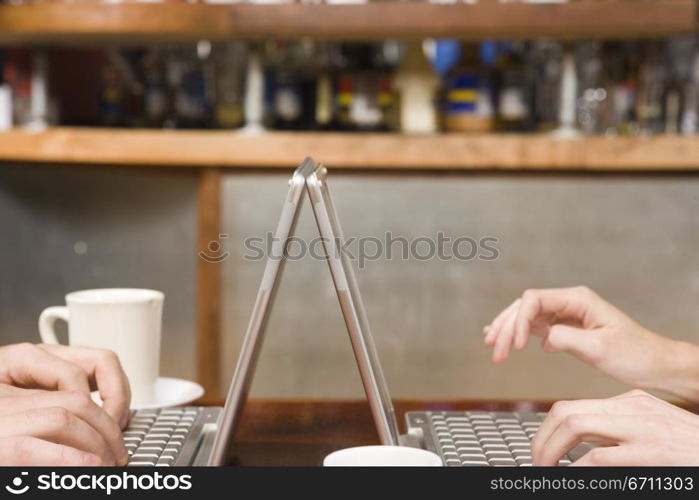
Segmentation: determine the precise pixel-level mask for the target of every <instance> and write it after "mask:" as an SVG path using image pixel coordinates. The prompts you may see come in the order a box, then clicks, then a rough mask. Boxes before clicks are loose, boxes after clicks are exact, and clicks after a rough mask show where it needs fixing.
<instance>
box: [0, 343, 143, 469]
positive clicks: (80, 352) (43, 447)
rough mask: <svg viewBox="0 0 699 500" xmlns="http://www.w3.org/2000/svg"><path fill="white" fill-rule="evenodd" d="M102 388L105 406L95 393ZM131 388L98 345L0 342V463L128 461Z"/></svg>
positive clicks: (110, 356) (114, 361)
mask: <svg viewBox="0 0 699 500" xmlns="http://www.w3.org/2000/svg"><path fill="white" fill-rule="evenodd" d="M91 389H98V390H99V391H100V395H101V396H102V398H103V400H104V402H105V403H104V409H103V408H101V407H100V406H98V405H96V404H95V403H94V402H93V401H92V399H91V398H90V390H91ZM129 401H130V392H129V386H128V381H127V379H126V376H125V375H124V372H123V370H122V369H121V365H120V364H119V360H118V359H117V358H116V356H115V355H114V354H113V353H110V352H108V351H102V350H99V349H89V348H83V347H66V346H44V345H39V346H36V345H32V344H17V345H9V346H4V347H0V465H49V466H50V465H124V464H126V462H127V460H128V455H127V452H126V448H125V447H124V444H123V441H122V434H121V429H120V427H123V426H125V425H126V424H127V423H128V419H129V417H130V412H129V409H128V407H129Z"/></svg>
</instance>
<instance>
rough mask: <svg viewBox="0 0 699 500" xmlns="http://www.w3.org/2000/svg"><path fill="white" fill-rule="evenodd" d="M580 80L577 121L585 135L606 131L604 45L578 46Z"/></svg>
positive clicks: (598, 43) (588, 44)
mask: <svg viewBox="0 0 699 500" xmlns="http://www.w3.org/2000/svg"><path fill="white" fill-rule="evenodd" d="M576 59H577V65H578V68H579V69H578V80H579V82H580V90H579V91H578V98H577V119H578V124H579V126H580V131H581V132H582V133H584V134H598V133H600V132H603V131H604V122H603V116H604V110H605V105H606V101H607V89H605V87H604V81H603V78H602V74H603V70H602V64H603V61H602V43H601V42H598V41H591V42H582V43H579V44H578V45H577V53H576Z"/></svg>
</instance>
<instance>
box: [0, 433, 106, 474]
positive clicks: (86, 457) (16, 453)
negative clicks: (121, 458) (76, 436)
mask: <svg viewBox="0 0 699 500" xmlns="http://www.w3.org/2000/svg"><path fill="white" fill-rule="evenodd" d="M0 465H23V466H79V467H82V466H87V467H92V466H96V465H102V460H100V458H99V457H98V456H97V455H93V454H92V453H87V452H85V451H81V450H77V449H75V448H70V447H68V446H63V445H60V444H56V443H52V442H50V441H44V440H42V439H38V438H35V437H31V436H13V437H6V438H0Z"/></svg>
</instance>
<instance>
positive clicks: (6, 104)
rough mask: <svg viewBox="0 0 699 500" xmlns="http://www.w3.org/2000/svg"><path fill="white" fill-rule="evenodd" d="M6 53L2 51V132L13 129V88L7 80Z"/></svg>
mask: <svg viewBox="0 0 699 500" xmlns="http://www.w3.org/2000/svg"><path fill="white" fill-rule="evenodd" d="M5 58H6V52H5V51H4V50H0V132H4V131H6V130H10V129H11V128H12V88H11V87H10V84H9V83H7V81H6V80H5V68H6V62H5Z"/></svg>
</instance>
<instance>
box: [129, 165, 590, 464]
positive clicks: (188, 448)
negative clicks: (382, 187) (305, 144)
mask: <svg viewBox="0 0 699 500" xmlns="http://www.w3.org/2000/svg"><path fill="white" fill-rule="evenodd" d="M327 177H328V171H327V169H326V168H325V167H324V166H323V165H322V164H320V163H316V162H315V161H314V160H313V159H311V158H306V159H305V160H304V161H303V162H302V163H301V165H300V166H299V167H298V168H297V169H296V171H295V172H294V174H293V175H292V177H291V180H290V181H289V190H288V193H287V196H286V199H285V201H284V205H283V208H282V214H281V217H280V219H279V223H278V225H277V229H276V232H275V238H274V240H273V244H272V245H273V246H272V251H271V253H270V256H269V257H268V259H267V263H266V265H265V269H264V272H263V276H262V281H261V284H260V288H259V290H258V293H257V297H256V299H255V304H254V306H253V311H252V315H251V318H250V322H249V324H248V328H247V331H246V334H245V338H244V341H243V345H242V347H241V351H240V355H239V357H238V362H237V365H236V368H235V372H234V374H233V379H232V381H231V385H230V388H229V391H228V396H227V398H226V403H225V406H224V408H223V409H221V408H199V407H185V408H173V409H165V410H160V411H158V410H144V411H139V412H136V413H135V414H134V417H133V419H132V421H131V423H130V424H129V427H128V428H127V430H126V431H125V433H124V436H125V440H126V443H127V448H129V453H130V455H131V460H130V462H129V465H214V466H215V465H223V464H224V461H225V458H226V454H227V451H228V448H229V445H230V443H231V442H232V439H233V437H234V433H235V430H236V428H237V425H238V423H239V420H240V417H241V414H242V410H243V407H244V405H245V401H246V399H247V396H248V393H249V389H250V385H251V382H252V378H253V375H254V371H255V366H256V364H257V359H258V357H259V354H260V351H261V348H262V343H263V340H264V334H265V329H266V325H267V320H268V318H269V315H270V312H271V310H272V306H273V302H274V298H275V295H276V292H277V289H278V285H279V282H280V280H281V276H282V272H283V269H284V264H285V262H286V259H285V258H284V256H285V255H286V250H287V248H288V244H289V242H290V237H291V236H293V234H294V230H295V227H296V221H297V220H298V215H299V213H300V209H301V205H302V202H303V199H304V196H303V195H304V193H307V194H308V197H309V199H310V202H311V205H312V209H313V215H314V217H315V220H316V224H317V226H318V231H319V233H320V236H321V237H322V242H323V246H324V249H325V254H326V260H327V262H328V266H329V268H330V273H331V275H332V280H333V285H334V287H335V291H336V293H337V298H338V301H339V304H340V309H341V311H342V315H343V318H344V320H345V325H346V327H347V332H348V334H349V337H350V341H351V344H352V349H353V351H354V356H355V359H356V361H357V366H358V368H359V372H360V375H361V380H362V384H363V387H364V391H365V393H366V395H367V399H368V401H369V406H370V409H371V414H372V417H373V420H374V423H375V426H376V430H377V433H378V436H379V440H380V442H381V444H383V445H393V446H412V447H416V448H422V449H426V450H430V451H432V452H434V453H437V454H438V455H439V456H440V457H441V458H442V461H443V462H444V464H445V465H448V466H528V465H532V459H531V449H530V440H531V438H532V437H533V435H534V434H535V433H536V431H537V429H538V428H539V425H540V423H541V421H542V420H543V418H544V417H545V415H546V414H545V413H524V412H456V411H445V412H434V411H430V412H408V413H406V415H405V423H406V430H407V432H406V433H405V434H403V435H401V434H399V427H398V421H397V418H396V414H395V411H394V408H393V403H392V401H391V397H390V394H389V391H388V385H387V383H386V380H385V378H384V375H383V370H382V367H381V363H380V361H379V356H378V353H377V351H376V347H375V346H374V340H373V335H372V333H371V330H370V328H369V321H368V319H367V316H366V312H365V309H364V304H363V302H362V298H361V295H360V293H359V287H358V286H357V282H356V278H355V274H354V270H353V268H352V265H351V263H350V261H349V259H348V258H347V256H346V255H345V254H344V252H342V251H340V248H341V247H342V243H343V241H344V235H343V233H342V228H341V227H340V222H339V218H338V215H337V212H336V210H335V207H334V205H333V203H332V200H331V197H330V191H329V188H328V183H327ZM591 447H592V445H590V444H587V443H581V444H579V445H577V446H576V447H575V448H573V449H572V450H571V451H569V452H568V454H567V455H566V456H565V457H563V458H562V459H561V461H560V462H559V465H568V464H570V463H571V462H572V461H574V460H576V459H577V458H579V457H580V456H582V455H583V454H584V453H586V452H587V451H588V450H589V449H590V448H591Z"/></svg>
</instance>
